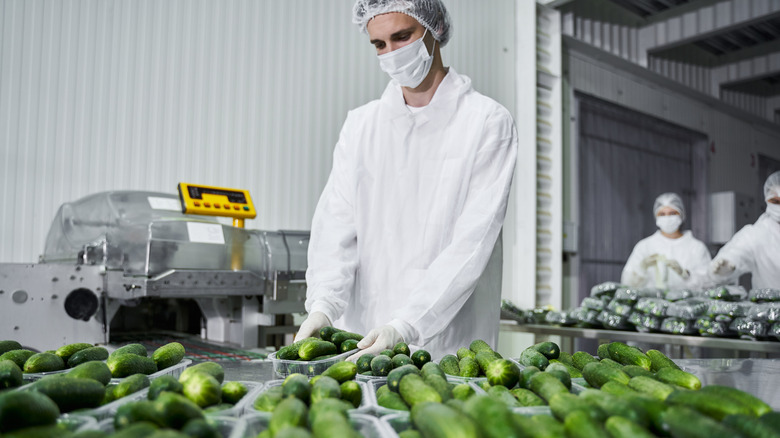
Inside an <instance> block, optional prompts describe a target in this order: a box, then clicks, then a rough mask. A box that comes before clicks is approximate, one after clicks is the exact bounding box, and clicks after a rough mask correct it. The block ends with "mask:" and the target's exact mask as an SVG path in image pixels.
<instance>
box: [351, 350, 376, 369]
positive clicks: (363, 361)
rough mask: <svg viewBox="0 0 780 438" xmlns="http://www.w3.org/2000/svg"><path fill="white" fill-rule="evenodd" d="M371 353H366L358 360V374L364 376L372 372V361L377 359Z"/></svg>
mask: <svg viewBox="0 0 780 438" xmlns="http://www.w3.org/2000/svg"><path fill="white" fill-rule="evenodd" d="M375 357H376V356H374V355H373V354H371V353H366V354H364V355H362V356H360V357H359V358H358V359H357V362H356V363H357V372H358V373H360V374H362V373H365V372H368V371H371V360H372V359H373V358H375Z"/></svg>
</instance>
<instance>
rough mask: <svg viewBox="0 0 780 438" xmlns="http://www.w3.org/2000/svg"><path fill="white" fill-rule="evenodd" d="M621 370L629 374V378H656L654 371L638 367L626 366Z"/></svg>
mask: <svg viewBox="0 0 780 438" xmlns="http://www.w3.org/2000/svg"><path fill="white" fill-rule="evenodd" d="M621 370H623V372H624V373H626V374H628V376H629V377H636V376H645V377H654V376H655V374H654V373H653V372H652V371H649V370H647V369H645V368H642V367H640V366H638V365H624V366H623V368H621Z"/></svg>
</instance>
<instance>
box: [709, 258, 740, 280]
mask: <svg viewBox="0 0 780 438" xmlns="http://www.w3.org/2000/svg"><path fill="white" fill-rule="evenodd" d="M736 269H737V268H736V267H735V266H734V265H732V264H731V262H729V261H728V260H726V259H722V258H717V259H715V260H713V261H712V262H711V263H710V272H711V273H712V274H714V275H718V276H721V277H724V276H726V275H730V274H731V273H733V272H734V270H736Z"/></svg>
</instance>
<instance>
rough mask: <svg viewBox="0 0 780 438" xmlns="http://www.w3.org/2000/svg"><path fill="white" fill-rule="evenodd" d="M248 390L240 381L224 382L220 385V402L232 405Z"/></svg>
mask: <svg viewBox="0 0 780 438" xmlns="http://www.w3.org/2000/svg"><path fill="white" fill-rule="evenodd" d="M247 392H249V389H248V388H247V387H246V385H244V384H243V383H241V382H235V381H234V382H225V383H224V384H223V385H222V402H223V403H230V404H232V405H234V404H236V403H238V402H239V401H240V400H241V399H242V398H244V396H245V395H246V394H247Z"/></svg>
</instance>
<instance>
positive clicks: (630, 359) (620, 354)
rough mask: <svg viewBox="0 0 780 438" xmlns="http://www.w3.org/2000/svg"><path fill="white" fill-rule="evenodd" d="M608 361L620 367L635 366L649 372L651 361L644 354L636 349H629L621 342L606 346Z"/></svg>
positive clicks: (629, 347)
mask: <svg viewBox="0 0 780 438" xmlns="http://www.w3.org/2000/svg"><path fill="white" fill-rule="evenodd" d="M607 349H608V350H609V357H610V359H612V360H614V361H616V362H618V363H619V364H621V365H636V366H639V367H642V368H644V369H646V370H648V371H650V366H651V363H652V362H651V360H650V358H649V357H647V355H646V354H644V353H642V351H641V350H640V349H638V348H636V347H631V346H629V345H626V344H624V343H622V342H612V343H610V344H608V346H607Z"/></svg>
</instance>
